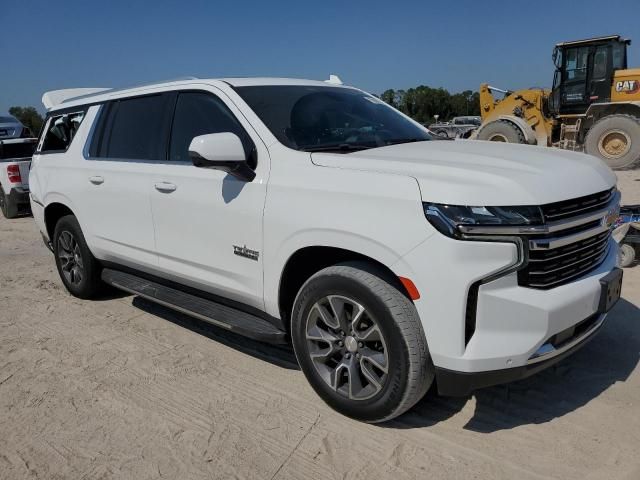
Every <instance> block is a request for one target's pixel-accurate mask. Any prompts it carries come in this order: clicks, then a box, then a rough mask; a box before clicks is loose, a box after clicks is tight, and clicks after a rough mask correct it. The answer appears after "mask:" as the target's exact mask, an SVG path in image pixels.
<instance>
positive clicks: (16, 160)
mask: <svg viewBox="0 0 640 480" xmlns="http://www.w3.org/2000/svg"><path fill="white" fill-rule="evenodd" d="M36 143H37V139H35V138H20V139H12V140H2V141H0V210H1V211H2V214H3V215H4V216H5V218H14V217H16V216H18V215H20V214H27V213H29V210H30V209H29V167H30V166H31V156H32V155H33V152H34V150H35V147H36Z"/></svg>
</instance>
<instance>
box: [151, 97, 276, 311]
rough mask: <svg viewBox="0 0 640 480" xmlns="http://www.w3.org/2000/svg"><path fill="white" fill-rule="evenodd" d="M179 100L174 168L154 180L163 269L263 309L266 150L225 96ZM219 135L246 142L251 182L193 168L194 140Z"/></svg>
mask: <svg viewBox="0 0 640 480" xmlns="http://www.w3.org/2000/svg"><path fill="white" fill-rule="evenodd" d="M212 90H213V87H212ZM176 95H177V97H176V100H175V111H174V116H173V125H172V127H171V137H170V142H169V149H168V151H169V157H168V161H167V162H166V163H164V164H162V165H157V168H156V169H155V170H154V174H153V176H152V179H151V204H152V209H153V218H154V224H155V237H156V251H157V253H158V256H159V268H160V270H161V271H162V273H163V275H164V276H168V277H170V278H172V279H173V280H175V281H178V282H181V283H185V284H187V285H189V286H192V287H195V288H200V289H204V290H207V291H209V292H210V293H213V294H217V295H221V296H223V297H225V298H230V299H232V300H236V301H239V302H242V303H244V304H248V305H251V306H254V307H258V308H263V306H264V305H263V299H262V264H263V259H262V213H263V209H264V203H265V196H266V187H267V177H268V174H269V155H268V152H267V149H266V147H265V146H264V144H263V143H262V142H261V140H260V139H259V137H257V135H256V134H255V132H254V131H253V130H252V128H251V126H250V125H249V124H248V123H247V122H246V120H245V119H244V117H243V116H242V115H241V114H240V112H239V111H238V109H237V107H235V105H234V104H233V103H232V102H230V101H229V100H228V98H227V97H226V96H225V95H224V93H222V92H219V91H217V90H215V93H214V91H203V90H199V91H181V92H177V94H176ZM220 132H232V133H235V134H236V135H238V136H239V137H240V139H241V141H242V143H243V145H244V146H245V152H246V153H247V155H248V156H249V157H250V158H252V159H253V160H254V161H255V164H254V165H253V166H254V167H255V171H256V177H255V179H254V180H253V181H252V182H244V181H242V180H238V179H237V178H235V177H233V176H231V175H228V174H226V173H224V172H222V171H220V170H213V169H207V168H199V167H195V166H194V165H193V164H192V162H191V159H190V157H189V153H188V147H189V144H190V143H191V140H192V139H193V138H194V137H196V136H198V135H204V134H207V133H220ZM249 132H251V133H249Z"/></svg>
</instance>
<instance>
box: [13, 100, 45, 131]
mask: <svg viewBox="0 0 640 480" xmlns="http://www.w3.org/2000/svg"><path fill="white" fill-rule="evenodd" d="M9 114H10V115H13V116H14V117H16V118H17V119H18V120H20V123H22V124H23V125H24V126H25V127H28V128H29V130H31V133H32V134H33V135H38V134H39V133H40V130H41V129H42V124H43V123H44V119H43V118H42V115H40V114H39V113H38V111H37V110H36V109H35V108H33V107H11V108H10V109H9Z"/></svg>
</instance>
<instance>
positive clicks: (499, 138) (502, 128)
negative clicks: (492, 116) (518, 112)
mask: <svg viewBox="0 0 640 480" xmlns="http://www.w3.org/2000/svg"><path fill="white" fill-rule="evenodd" d="M478 140H487V141H489V142H507V143H527V139H526V138H525V136H524V133H522V131H521V130H520V129H519V128H518V127H516V126H515V125H514V124H513V123H511V122H509V121H508V120H496V121H494V122H491V123H488V124H487V125H485V126H484V127H481V128H480V132H479V133H478Z"/></svg>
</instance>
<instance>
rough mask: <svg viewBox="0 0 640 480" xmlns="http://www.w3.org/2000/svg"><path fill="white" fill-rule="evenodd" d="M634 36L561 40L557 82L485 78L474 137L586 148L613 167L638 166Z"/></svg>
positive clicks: (639, 89) (639, 86) (639, 105)
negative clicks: (502, 84)
mask: <svg viewBox="0 0 640 480" xmlns="http://www.w3.org/2000/svg"><path fill="white" fill-rule="evenodd" d="M630 44H631V41H630V40H626V39H623V38H621V37H620V36H619V35H613V36H609V37H598V38H590V39H587V40H578V41H573V42H563V43H559V44H557V45H556V46H555V49H554V51H553V61H554V64H555V67H556V70H555V75H554V77H553V87H552V89H551V90H548V89H541V88H539V89H536V88H532V89H528V90H517V91H507V90H500V89H498V88H494V87H491V86H489V85H487V84H486V83H485V84H482V85H481V86H480V112H481V115H482V125H481V126H480V128H479V129H478V130H477V132H476V133H475V134H474V138H477V139H479V140H490V141H494V142H511V143H528V144H532V145H542V146H553V147H559V148H565V149H570V150H581V151H582V150H584V151H585V152H586V153H589V154H591V155H595V156H597V157H600V158H602V159H603V160H604V161H605V162H606V163H607V164H608V165H609V166H610V167H611V168H613V169H628V168H632V167H633V166H634V165H636V164H638V163H640V68H633V69H628V68H627V46H628V45H630ZM496 91H497V92H500V93H502V94H503V95H504V98H502V99H496V98H495V97H494V92H496Z"/></svg>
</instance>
